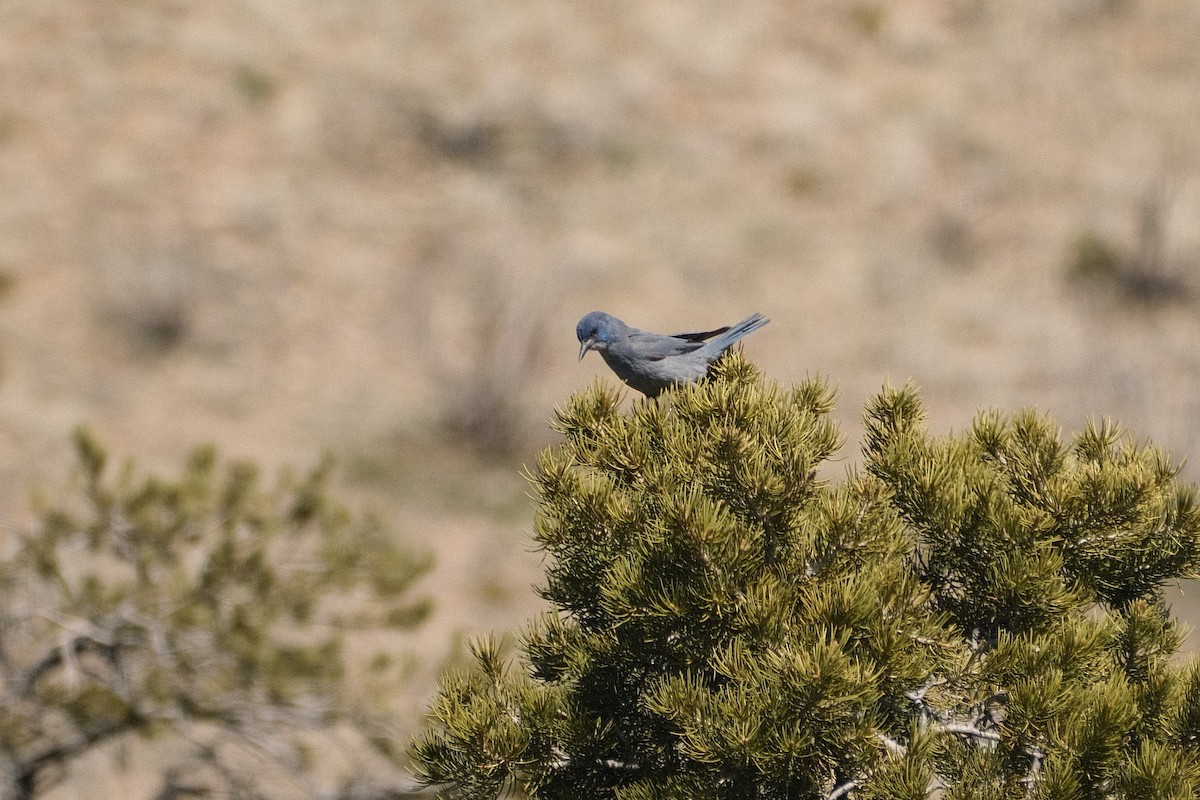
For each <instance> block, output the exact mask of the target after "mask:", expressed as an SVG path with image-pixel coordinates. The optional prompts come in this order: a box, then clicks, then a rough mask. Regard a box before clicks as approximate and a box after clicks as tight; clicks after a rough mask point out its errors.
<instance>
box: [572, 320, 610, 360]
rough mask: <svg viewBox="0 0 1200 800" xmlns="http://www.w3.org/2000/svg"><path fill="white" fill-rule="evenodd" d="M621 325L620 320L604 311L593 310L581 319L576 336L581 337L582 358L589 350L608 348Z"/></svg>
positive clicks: (580, 354)
mask: <svg viewBox="0 0 1200 800" xmlns="http://www.w3.org/2000/svg"><path fill="white" fill-rule="evenodd" d="M620 325H621V321H620V320H618V319H617V318H616V317H610V316H609V315H608V314H605V313H604V312H603V311H593V312H592V313H590V314H588V315H587V316H585V317H584V318H583V319H581V320H579V324H578V325H576V326H575V336H576V338H578V339H579V358H580V360H583V357H584V356H585V355H586V354H587V351H588V350H607V349H608V346H609V344H611V343H612V340H613V335H614V334H615V333H616V329H617V328H618V327H619V326H620Z"/></svg>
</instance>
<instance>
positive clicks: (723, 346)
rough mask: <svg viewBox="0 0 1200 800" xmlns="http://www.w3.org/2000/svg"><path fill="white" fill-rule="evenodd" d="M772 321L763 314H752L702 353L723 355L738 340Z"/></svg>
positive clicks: (707, 346) (719, 337)
mask: <svg viewBox="0 0 1200 800" xmlns="http://www.w3.org/2000/svg"><path fill="white" fill-rule="evenodd" d="M770 321H771V320H769V319H767V318H766V317H764V316H763V315H762V314H757V313H756V314H751V315H750V316H748V317H746V318H745V319H744V320H742V321H741V322H739V323H738V324H737V325H734V326H733V327H732V328H730V329H729V330H727V331H725V332H724V333H722V334H721V335H720V336H717V337H716V338H714V339H713V340H712V341H710V342H709V343H708V344H706V345H704V347H702V348H700V349H701V350H702V351H704V350H706V351H708V352H709V353H712V354H713V355H714V356H715V355H716V354H717V353H721V352H723V351H725V350H727V349H729V347H730V346H732V345H733V343H734V342H736V341H737V340H738V339H741V338H742V337H743V336H745V335H746V334H748V333H753V332H754V331H756V330H758V329H759V328H761V327H762V326H763V325H766V324H767V323H768V322H770Z"/></svg>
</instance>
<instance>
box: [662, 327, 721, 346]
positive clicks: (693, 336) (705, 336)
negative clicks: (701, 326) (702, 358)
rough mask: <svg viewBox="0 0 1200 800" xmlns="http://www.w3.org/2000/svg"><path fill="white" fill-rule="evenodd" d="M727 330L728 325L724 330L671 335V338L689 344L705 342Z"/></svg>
mask: <svg viewBox="0 0 1200 800" xmlns="http://www.w3.org/2000/svg"><path fill="white" fill-rule="evenodd" d="M727 330H729V326H728V325H726V326H725V327H724V328H717V329H716V330H715V331H700V332H698V333H672V334H671V338H672V339H684V340H686V341H689V342H705V341H708V340H709V339H711V338H712V337H714V336H716V335H718V334H721V333H724V332H725V331H727Z"/></svg>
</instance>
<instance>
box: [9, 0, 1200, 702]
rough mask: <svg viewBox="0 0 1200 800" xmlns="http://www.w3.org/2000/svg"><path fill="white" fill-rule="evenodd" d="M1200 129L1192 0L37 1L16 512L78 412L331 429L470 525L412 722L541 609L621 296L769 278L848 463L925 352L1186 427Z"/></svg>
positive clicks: (685, 295)
mask: <svg viewBox="0 0 1200 800" xmlns="http://www.w3.org/2000/svg"><path fill="white" fill-rule="evenodd" d="M1198 128H1200V3H1196V2H1195V0H1010V1H1009V2H1005V3H990V2H985V0H909V1H908V2H882V1H881V0H875V1H873V0H863V2H841V1H839V2H829V1H828V0H787V1H786V2H784V1H783V0H761V1H759V0H754V1H753V2H738V3H734V2H723V1H718V0H613V1H612V2H604V3H598V2H585V1H583V0H457V1H456V2H445V0H354V2H341V3H330V2H321V1H320V0H241V1H240V2H235V1H234V0H208V2H204V3H198V2H188V1H187V0H86V1H85V0H74V1H73V0H54V1H53V2H45V1H44V0H6V1H5V3H4V4H3V7H2V8H0V192H2V196H3V202H2V204H0V445H2V446H0V499H2V500H3V503H4V505H3V519H4V525H5V527H6V528H8V529H10V530H11V529H14V528H16V527H19V526H20V524H22V521H23V520H24V519H25V515H26V513H27V512H26V509H27V507H28V494H29V491H30V488H31V487H32V486H36V485H44V484H50V485H53V483H54V481H56V480H61V479H62V477H63V475H64V474H65V471H66V470H67V468H68V466H69V464H70V456H69V451H70V431H71V430H72V429H73V428H74V426H76V425H77V424H79V423H81V422H84V423H88V424H90V425H91V426H92V427H93V429H94V430H95V431H96V433H97V434H98V436H99V437H100V438H101V440H103V441H105V442H106V443H107V444H108V445H109V446H110V447H111V449H112V450H113V451H114V453H118V454H128V455H130V456H133V457H136V458H137V459H138V460H139V461H140V462H141V463H143V464H145V465H146V466H147V467H151V468H173V467H174V465H176V464H178V463H179V462H180V460H181V459H182V458H183V456H184V455H185V454H186V452H187V451H188V450H189V449H190V448H191V447H192V445H194V444H196V443H198V442H213V443H215V444H216V445H218V447H219V448H220V449H221V451H222V452H224V453H225V454H228V455H231V456H236V457H247V458H252V459H254V460H257V461H259V462H260V463H263V464H264V465H265V466H266V467H267V468H268V470H269V471H273V470H274V469H275V468H277V467H279V466H281V465H283V464H299V465H306V464H311V463H314V462H315V461H316V460H317V459H318V458H319V456H320V454H321V453H322V452H323V451H330V452H332V453H333V454H334V455H335V456H336V457H337V459H338V463H339V465H340V475H341V480H342V481H343V482H344V483H345V485H346V486H347V487H348V488H349V489H350V490H352V491H353V492H355V493H358V494H360V495H361V497H362V498H363V500H364V502H368V503H369V504H371V505H372V506H373V507H375V508H376V509H378V510H379V511H380V513H382V514H384V515H385V516H386V518H387V519H388V520H390V522H391V525H392V527H393V528H394V529H395V531H396V533H397V536H400V537H403V538H405V539H406V540H408V541H411V542H413V543H414V544H415V545H416V546H418V547H420V548H423V549H425V550H428V551H430V552H432V553H433V554H434V555H435V557H436V558H437V567H436V569H435V570H434V572H433V573H432V575H431V576H430V577H429V578H428V579H427V582H426V587H427V591H429V592H430V593H431V594H433V595H434V599H435V601H436V603H437V607H436V610H435V612H434V615H433V617H432V619H431V620H430V622H429V623H427V624H426V625H425V626H424V627H423V628H421V629H420V631H419V632H418V633H416V634H414V635H413V640H414V641H413V647H414V651H415V652H419V653H421V654H422V659H423V662H424V663H425V664H427V665H429V666H428V674H427V675H426V677H425V678H419V679H418V680H417V682H416V684H415V688H414V691H413V698H414V699H413V702H412V708H413V709H414V712H413V713H414V720H415V719H416V716H415V715H419V713H420V709H421V708H422V705H423V702H424V698H425V697H426V696H427V695H428V692H429V688H430V686H431V685H432V680H433V676H434V675H435V674H436V668H437V666H439V665H440V664H441V663H443V662H444V661H445V659H446V658H447V657H450V656H449V655H448V654H452V653H453V652H454V650H455V648H456V647H457V646H458V644H457V643H458V642H461V639H462V637H463V636H464V635H468V634H479V633H484V632H487V631H491V630H496V631H505V630H509V629H512V628H513V627H515V626H517V625H518V624H519V623H520V622H522V621H523V620H524V619H526V618H527V617H529V616H530V615H531V613H533V611H534V610H536V609H538V608H540V607H541V603H540V601H539V600H538V599H537V597H536V595H535V594H534V592H533V590H532V588H531V587H532V586H533V585H534V584H535V583H537V581H538V580H539V575H540V555H539V554H538V553H537V552H534V551H533V549H532V544H531V538H530V536H529V531H530V526H531V522H532V508H531V503H530V501H529V499H528V497H527V496H526V486H525V484H524V482H523V480H522V478H521V474H520V470H521V467H522V465H530V464H532V462H533V459H534V457H535V454H536V452H537V450H538V449H539V448H540V447H541V446H544V445H545V444H547V443H549V442H552V441H553V434H552V433H551V432H550V431H549V429H548V428H547V426H546V422H547V420H548V419H549V418H550V415H551V413H552V410H553V408H554V406H555V404H558V403H561V402H562V401H563V400H564V399H565V398H566V397H567V395H568V394H569V393H570V392H572V391H574V390H577V389H580V388H582V387H584V386H586V385H588V384H589V383H590V382H591V381H592V380H593V379H594V378H595V377H596V376H602V377H603V379H604V380H610V381H611V380H613V378H612V377H611V376H610V375H609V374H608V373H607V371H606V368H605V367H604V365H603V363H602V362H601V360H600V359H599V358H598V357H595V356H592V357H590V358H588V359H585V360H584V361H583V362H582V363H578V362H577V361H576V356H577V353H578V344H577V343H576V341H575V338H574V325H575V322H576V321H577V320H578V318H579V317H580V316H582V315H583V314H584V313H586V312H587V311H591V310H593V309H603V310H606V311H609V312H611V313H613V314H615V315H617V316H619V317H621V318H623V319H625V320H627V321H628V322H630V323H631V324H634V325H637V326H639V327H645V328H650V329H653V330H658V331H664V332H669V331H677V330H695V329H706V328H711V327H716V326H718V325H723V324H729V323H732V322H734V321H736V320H738V319H741V318H742V317H743V316H745V315H747V314H749V313H750V312H752V311H761V312H763V313H764V314H766V315H767V316H768V317H770V318H771V319H772V323H771V325H770V326H768V327H767V328H765V329H764V330H763V331H761V332H759V333H756V334H755V335H754V336H752V337H750V338H749V339H747V340H746V342H745V346H746V350H747V353H748V355H749V356H750V357H751V358H752V359H753V360H755V361H757V363H758V364H759V365H760V366H761V367H762V368H763V369H764V370H765V372H766V373H767V374H768V376H769V377H771V378H773V379H776V380H778V381H781V382H785V383H787V382H792V381H795V380H797V379H800V378H802V377H803V376H805V375H809V374H813V373H821V374H823V375H825V376H827V377H828V378H829V379H830V381H831V382H832V383H833V384H834V385H835V386H837V387H839V389H840V402H839V408H838V411H837V416H838V419H839V421H840V422H841V423H842V424H843V427H844V431H845V433H846V435H847V445H846V447H845V448H844V450H843V454H842V456H843V458H844V460H845V463H846V464H847V465H849V464H852V463H853V462H854V461H855V460H856V457H857V437H858V431H859V416H860V413H861V409H862V406H863V403H864V402H865V401H866V400H867V399H868V397H869V396H870V394H871V393H872V392H874V391H876V390H877V389H878V388H879V387H880V386H881V385H882V384H883V383H884V382H885V381H891V382H893V383H902V382H904V381H905V380H908V379H912V380H913V381H915V382H916V383H917V384H918V385H920V386H921V387H922V391H923V397H924V400H925V403H926V404H927V407H928V409H929V412H930V424H931V427H932V428H933V429H934V430H936V431H939V432H948V431H951V430H961V429H962V428H963V427H964V426H966V425H967V424H969V422H970V420H971V419H972V417H973V416H974V414H975V412H976V410H977V409H979V408H981V407H999V408H1004V409H1013V408H1016V407H1020V406H1026V405H1033V406H1037V407H1038V408H1040V409H1043V410H1045V411H1047V412H1049V413H1051V414H1053V415H1054V416H1055V418H1056V419H1057V420H1058V421H1059V422H1060V423H1061V424H1062V425H1063V426H1064V429H1065V430H1066V431H1067V432H1070V431H1072V430H1077V429H1079V428H1080V427H1081V425H1082V424H1083V421H1084V419H1085V418H1086V417H1087V416H1088V415H1108V416H1112V417H1116V418H1118V419H1120V420H1122V421H1123V422H1124V423H1126V425H1127V426H1128V427H1129V428H1130V429H1131V430H1132V431H1133V433H1134V434H1135V436H1136V437H1137V438H1138V439H1139V440H1145V439H1152V440H1154V441H1156V442H1158V443H1160V444H1162V445H1163V446H1165V447H1166V448H1167V449H1169V450H1170V451H1172V452H1173V453H1174V454H1175V455H1176V457H1177V458H1178V459H1179V460H1186V459H1187V458H1189V457H1191V456H1193V455H1194V453H1195V450H1196V447H1197V438H1198V434H1200V391H1198V389H1200V348H1198V347H1197V342H1198V341H1200V276H1198V275H1197V267H1200V133H1198ZM1184 475H1185V476H1186V477H1188V478H1189V479H1193V480H1194V479H1196V478H1197V477H1198V475H1200V473H1198V472H1197V466H1196V464H1195V463H1190V464H1187V465H1185V467H1184ZM1182 602H1183V606H1182V607H1184V609H1185V612H1186V611H1188V609H1187V608H1186V605H1187V603H1188V602H1189V600H1188V598H1187V597H1186V596H1184V597H1183V601H1182ZM422 681H424V682H422Z"/></svg>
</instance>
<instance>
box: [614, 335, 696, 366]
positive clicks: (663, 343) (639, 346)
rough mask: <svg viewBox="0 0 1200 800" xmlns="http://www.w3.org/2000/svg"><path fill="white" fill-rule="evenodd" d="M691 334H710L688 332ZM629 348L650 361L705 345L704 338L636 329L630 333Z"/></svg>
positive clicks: (639, 356)
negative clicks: (667, 334)
mask: <svg viewBox="0 0 1200 800" xmlns="http://www.w3.org/2000/svg"><path fill="white" fill-rule="evenodd" d="M688 335H689V336H707V335H710V334H688ZM628 345H629V349H630V350H632V351H633V352H634V353H635V354H636V355H637V357H638V358H644V359H646V360H648V361H658V360H660V359H663V358H667V357H668V356H677V355H681V354H683V353H690V352H692V351H693V350H698V349H700V348H701V347H703V346H704V339H695V340H691V339H686V338H682V337H680V336H664V335H663V334H661V333H650V332H649V331H634V332H632V333H630V334H629V339H628Z"/></svg>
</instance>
